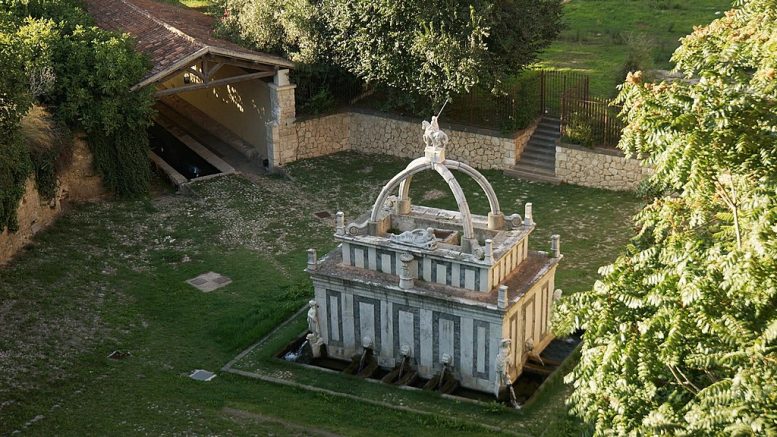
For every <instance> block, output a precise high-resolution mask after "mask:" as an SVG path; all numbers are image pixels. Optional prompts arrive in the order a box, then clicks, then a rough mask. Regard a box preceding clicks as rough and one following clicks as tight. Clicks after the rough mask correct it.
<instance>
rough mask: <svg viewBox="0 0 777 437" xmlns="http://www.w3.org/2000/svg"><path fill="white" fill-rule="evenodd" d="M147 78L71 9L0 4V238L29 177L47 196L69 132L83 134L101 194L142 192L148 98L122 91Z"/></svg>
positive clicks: (29, 2)
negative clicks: (107, 191)
mask: <svg viewBox="0 0 777 437" xmlns="http://www.w3.org/2000/svg"><path fill="white" fill-rule="evenodd" d="M147 69H148V65H147V63H146V61H145V60H144V58H143V57H142V56H141V55H139V54H138V53H136V52H135V51H134V49H133V47H132V44H131V41H130V40H129V39H128V38H127V37H126V36H123V35H119V34H117V33H113V32H109V31H105V30H101V29H98V28H96V27H94V26H93V25H92V22H91V19H90V18H89V16H88V14H87V13H86V12H85V11H84V9H83V8H82V7H81V4H80V2H78V1H77V0H8V1H5V2H2V3H0V230H2V229H3V228H5V227H8V228H9V229H11V230H15V229H16V228H17V221H16V209H17V207H18V203H19V199H20V198H21V196H22V195H23V193H24V187H25V183H26V180H27V178H28V177H29V176H30V174H32V173H33V172H34V175H35V180H36V182H37V186H38V190H39V192H40V193H41V195H42V196H43V197H49V198H50V197H52V196H53V195H54V194H55V192H56V183H57V182H56V181H57V171H58V170H59V169H60V168H61V167H62V165H63V164H64V163H66V162H67V159H66V158H67V157H68V156H69V150H70V148H69V146H70V133H69V128H73V129H79V130H83V131H85V132H86V134H87V136H88V137H89V144H90V147H91V148H92V152H93V153H94V156H95V160H94V165H95V169H96V170H97V171H98V173H100V174H101V176H102V177H103V181H104V182H105V185H106V187H107V188H108V189H110V190H112V191H114V192H116V193H118V194H120V195H138V194H142V193H145V192H147V189H148V181H149V178H150V169H149V164H148V158H147V155H146V154H147V149H148V138H147V135H146V128H147V127H148V125H149V124H150V121H151V115H152V110H151V104H152V103H153V101H152V99H151V95H150V90H148V89H147V90H143V91H135V92H133V91H130V89H131V87H132V85H134V84H135V83H137V82H138V81H140V79H141V78H142V77H143V76H144V75H145V72H146V71H147ZM36 101H38V102H40V103H44V104H47V105H48V106H49V107H50V108H52V109H53V112H54V114H55V116H54V117H52V116H51V115H50V114H48V113H47V112H46V111H45V110H43V108H42V107H40V106H33V103H34V102H36ZM30 108H32V110H30ZM28 111H29V112H28ZM55 119H56V120H55Z"/></svg>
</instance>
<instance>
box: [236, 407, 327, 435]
mask: <svg viewBox="0 0 777 437" xmlns="http://www.w3.org/2000/svg"><path fill="white" fill-rule="evenodd" d="M221 412H222V413H224V414H225V415H227V416H229V417H232V418H234V419H239V420H248V421H251V422H255V423H263V424H264V423H271V424H274V425H281V426H282V427H284V428H285V429H286V430H288V431H289V434H286V435H300V436H303V435H304V436H310V435H315V436H321V437H340V434H335V433H333V432H329V431H324V430H323V429H318V428H311V427H309V426H304V425H299V424H296V423H292V422H289V421H286V420H283V419H279V418H277V417H272V416H265V415H262V414H257V413H251V412H248V411H244V410H238V409H235V408H229V407H224V408H223V409H222V410H221Z"/></svg>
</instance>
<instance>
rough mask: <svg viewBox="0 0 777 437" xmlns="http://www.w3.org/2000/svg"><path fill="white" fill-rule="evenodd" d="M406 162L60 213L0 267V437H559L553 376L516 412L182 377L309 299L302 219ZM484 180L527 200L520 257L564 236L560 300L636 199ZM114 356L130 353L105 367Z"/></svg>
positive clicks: (367, 188) (343, 160)
mask: <svg viewBox="0 0 777 437" xmlns="http://www.w3.org/2000/svg"><path fill="white" fill-rule="evenodd" d="M406 164H407V160H402V159H397V158H390V157H376V156H363V155H357V154H349V153H346V154H338V155H335V156H331V157H326V158H320V159H315V160H309V161H303V162H299V163H296V164H294V165H292V166H291V167H290V175H291V177H292V178H293V179H294V181H293V182H292V181H289V180H287V179H283V178H279V177H263V178H259V179H258V180H257V182H256V183H251V182H248V181H247V180H245V179H242V178H240V177H236V176H233V177H223V178H217V179H213V180H210V181H206V182H202V183H199V184H197V185H195V186H194V190H195V191H196V193H197V194H196V195H194V196H181V195H175V194H172V193H170V192H169V191H167V190H165V189H164V188H161V189H159V190H157V191H159V192H158V193H157V195H155V196H154V197H153V198H152V199H149V200H115V201H110V202H106V203H99V204H90V205H82V206H78V207H76V208H74V209H73V210H71V211H70V212H68V213H67V214H66V215H65V216H64V217H63V218H61V219H60V220H59V221H58V222H57V223H56V224H55V225H54V226H53V227H51V228H50V229H48V230H46V231H45V232H43V233H42V234H40V235H39V236H38V237H36V240H35V243H34V244H33V245H31V246H30V247H29V248H28V249H27V250H25V251H24V252H23V253H21V254H20V255H19V256H18V258H17V259H16V260H15V261H14V262H12V263H11V264H10V265H9V266H7V267H5V268H0V326H2V329H0V435H5V434H10V433H12V432H13V431H14V430H21V431H25V432H28V433H31V434H37V435H55V434H56V435H59V434H65V435H83V434H91V435H95V434H100V435H102V434H108V433H113V434H118V435H124V434H155V435H156V434H162V433H187V434H192V433H198V434H222V435H225V434H256V433H258V434H265V433H274V434H281V435H289V434H292V435H294V434H300V435H302V434H308V433H310V432H316V431H319V430H325V431H329V432H335V433H340V434H346V435H376V434H382V435H419V434H421V435H424V434H425V435H432V434H439V433H447V434H452V435H455V434H461V433H469V432H476V433H484V432H485V431H483V430H482V429H481V428H478V427H477V425H476V424H473V422H474V421H477V418H478V417H480V416H479V415H482V417H483V418H484V419H483V420H484V422H487V423H492V422H496V423H504V421H506V420H508V421H514V423H515V427H516V429H522V430H527V431H528V433H529V434H534V433H535V431H537V432H539V431H540V430H544V429H549V430H551V431H550V432H551V433H552V435H563V434H568V433H574V431H575V429H576V428H577V427H578V425H577V422H575V421H574V419H571V418H569V417H567V416H566V413H565V409H564V407H563V399H564V397H565V393H566V390H567V388H566V387H564V386H563V385H562V384H560V383H555V384H554V385H552V386H551V387H550V389H549V390H548V391H547V392H546V393H544V394H543V396H542V397H541V398H540V399H539V400H538V402H537V403H536V404H535V405H534V406H533V407H532V408H531V409H530V411H526V412H525V413H523V414H510V415H509V416H504V415H505V414H507V413H505V412H500V411H498V410H497V411H491V410H489V409H486V410H482V411H481V410H478V409H474V408H472V407H461V406H456V405H455V404H454V403H452V402H451V401H448V400H444V399H438V398H436V397H434V396H429V395H427V394H419V396H422V397H423V400H424V402H426V403H428V404H429V405H432V406H434V407H435V408H437V409H439V410H440V411H451V412H453V413H454V414H453V415H451V414H447V413H441V414H440V415H439V416H435V417H429V416H423V415H418V414H411V413H406V412H399V411H393V410H392V411H386V410H385V409H381V408H379V407H375V406H370V405H366V404H363V403H360V402H357V401H353V400H349V399H345V398H340V397H333V396H328V395H322V394H314V393H310V392H307V391H302V390H299V389H293V388H288V387H283V386H278V385H275V384H271V383H265V382H260V381H254V380H251V379H246V378H242V377H239V376H235V375H230V374H223V373H222V374H219V376H218V377H217V378H216V379H215V380H214V381H212V382H210V383H197V382H195V381H191V380H189V379H188V378H187V375H188V373H190V372H191V371H192V370H194V369H198V368H202V369H208V370H213V371H216V370H218V369H220V368H221V366H223V365H224V364H225V363H226V362H228V361H229V360H230V359H232V358H233V357H234V356H235V355H236V354H237V353H238V352H239V351H241V350H243V349H244V348H246V347H247V346H248V345H250V344H252V343H253V342H255V341H256V340H257V339H258V338H260V337H262V336H263V335H265V334H266V333H267V332H269V331H270V330H271V329H272V328H273V327H274V326H276V325H277V324H278V323H280V322H281V321H282V320H285V319H286V318H288V317H289V316H290V315H291V314H292V313H294V312H295V311H296V309H298V308H299V307H301V306H302V305H303V304H304V302H305V301H306V300H307V299H309V297H310V296H311V290H310V284H309V281H308V279H307V275H306V274H304V273H303V272H302V269H303V268H304V266H305V261H306V253H305V250H306V249H307V248H308V247H315V248H317V249H318V250H319V253H322V254H323V253H325V252H326V251H328V250H331V249H332V248H333V247H334V244H333V241H332V236H331V235H332V232H333V224H332V223H324V222H320V221H318V220H317V219H315V218H314V217H313V215H312V213H313V212H315V211H319V210H329V211H330V212H334V211H336V210H338V209H342V210H344V211H345V212H346V214H347V217H350V218H353V217H354V216H355V214H357V213H361V212H363V211H364V210H365V208H367V207H368V205H369V204H370V203H371V202H372V200H373V198H374V197H375V196H376V194H377V191H378V190H379V188H380V186H381V184H382V183H383V182H385V181H386V180H387V179H389V178H390V177H391V176H392V175H393V174H394V173H396V172H397V171H398V170H399V169H401V168H402V167H403V166H404V165H406ZM486 175H487V177H489V178H490V179H491V181H492V183H493V184H494V187H495V189H496V191H497V193H498V194H499V196H500V200H501V202H502V205H503V209H504V210H505V211H506V212H508V213H509V212H514V211H518V212H522V210H523V208H522V205H523V203H524V202H525V201H532V202H533V203H534V208H535V219H536V221H537V223H538V230H537V232H536V235H535V237H534V239H533V248H535V249H541V248H545V247H547V240H548V238H549V235H550V234H551V233H555V232H558V233H560V234H561V235H562V242H563V243H562V251H563V252H564V253H565V255H566V258H565V260H564V261H563V263H562V265H561V267H560V268H559V274H558V285H559V286H560V287H562V288H564V289H565V290H566V291H568V292H571V291H577V290H581V289H584V288H586V287H589V286H590V285H591V284H592V282H593V280H594V278H595V271H596V269H597V267H598V266H599V265H601V264H605V263H607V262H609V261H610V260H611V259H612V258H613V257H614V256H615V255H616V254H617V252H618V251H619V248H620V247H622V245H623V244H624V243H625V241H626V238H627V237H628V236H629V235H630V234H631V233H632V230H631V229H630V227H631V224H630V223H631V222H630V217H631V216H632V215H633V213H634V212H635V211H636V210H637V209H638V208H639V206H640V202H639V201H638V200H637V199H635V198H634V197H633V196H631V195H629V194H623V193H611V192H606V191H600V190H590V189H584V188H579V187H573V186H558V187H554V186H549V185H543V184H535V183H527V182H522V181H518V180H514V179H510V178H507V177H504V176H503V175H502V174H501V173H499V172H486ZM462 182H469V181H466V180H464V179H463V178H462ZM463 185H464V188H465V191H467V193H468V198H469V199H470V204H471V206H472V209H473V211H475V212H479V213H483V212H485V211H486V208H487V200H486V199H485V196H483V195H476V193H475V191H474V188H475V186H474V184H472V183H463ZM413 188H414V190H413V198H414V200H415V201H416V202H417V203H427V204H431V205H435V206H446V207H451V206H452V205H453V203H454V201H453V198H452V196H451V195H449V194H447V190H446V189H445V186H444V185H443V182H442V181H440V180H439V178H437V177H435V176H434V175H432V174H423V175H421V176H420V177H418V178H417V179H415V181H414V185H413ZM440 194H442V197H437V196H439V195H440ZM424 197H427V198H431V197H436V198H435V200H432V201H429V202H425V201H424V200H423V199H424ZM207 271H216V272H219V273H222V274H225V275H227V276H229V277H230V278H232V279H233V281H234V282H233V283H232V284H230V285H228V286H227V287H225V288H223V289H220V290H217V291H215V292H212V293H208V294H203V293H200V292H199V291H196V290H195V289H193V288H191V287H190V286H189V285H188V284H186V283H184V281H185V280H186V279H189V278H192V277H194V276H196V275H198V274H200V273H203V272H207ZM113 350H121V351H126V352H129V353H130V354H131V355H130V356H129V357H128V358H127V359H124V360H121V361H111V360H108V359H106V358H105V357H106V356H107V355H108V354H109V353H110V352H111V351H113ZM277 365H278V366H279V371H284V369H283V366H284V365H285V364H282V363H278V364H277ZM308 377H309V376H308ZM333 381H334V382H332V381H330V383H335V384H336V383H338V381H339V380H333ZM357 382H360V381H357ZM340 383H341V384H343V385H351V384H353V382H351V381H350V380H348V379H343V380H342V382H340ZM355 389H357V390H365V389H364V388H363V387H361V388H355ZM366 390H376V391H380V390H386V388H384V387H379V386H375V387H368V388H367V389H366ZM374 394H375V393H373V395H374ZM236 411H237V412H236ZM459 414H461V416H462V420H458V419H456V417H457V416H458V415H459ZM365 418H368V420H365ZM473 418H474V419H473ZM547 435H551V434H547Z"/></svg>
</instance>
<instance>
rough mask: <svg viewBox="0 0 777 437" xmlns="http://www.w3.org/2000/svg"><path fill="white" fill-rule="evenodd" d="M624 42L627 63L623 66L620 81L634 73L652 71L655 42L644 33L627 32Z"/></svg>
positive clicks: (624, 35)
mask: <svg viewBox="0 0 777 437" xmlns="http://www.w3.org/2000/svg"><path fill="white" fill-rule="evenodd" d="M622 37H623V42H624V43H625V44H626V47H627V52H626V62H625V63H624V64H623V70H621V73H620V77H618V80H619V81H623V80H624V79H625V78H626V75H628V74H629V73H630V72H632V71H647V70H651V69H652V68H653V66H654V65H655V62H654V57H655V54H654V51H655V42H654V41H653V40H652V39H651V38H650V37H649V36H648V35H646V34H644V33H637V32H625V33H624V34H623V35H622Z"/></svg>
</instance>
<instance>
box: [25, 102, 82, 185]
mask: <svg viewBox="0 0 777 437" xmlns="http://www.w3.org/2000/svg"><path fill="white" fill-rule="evenodd" d="M20 132H21V135H22V138H23V140H24V143H25V144H26V147H27V150H28V151H29V154H30V160H31V163H32V170H33V172H34V174H35V183H36V186H37V188H38V193H40V195H41V197H43V198H44V199H51V198H53V197H54V195H55V194H56V190H57V175H58V174H59V172H60V171H61V170H62V169H63V168H64V167H65V166H66V165H67V164H68V163H69V162H70V158H71V154H72V147H71V146H72V145H73V141H72V134H71V132H70V130H69V129H68V128H67V126H65V125H64V124H63V123H61V122H57V121H56V120H54V118H53V117H52V115H51V114H50V113H49V112H48V111H46V110H45V109H44V108H43V107H42V106H40V105H35V106H33V107H32V108H31V109H30V111H29V112H27V114H26V115H25V116H24V118H23V119H22V122H21V128H20Z"/></svg>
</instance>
